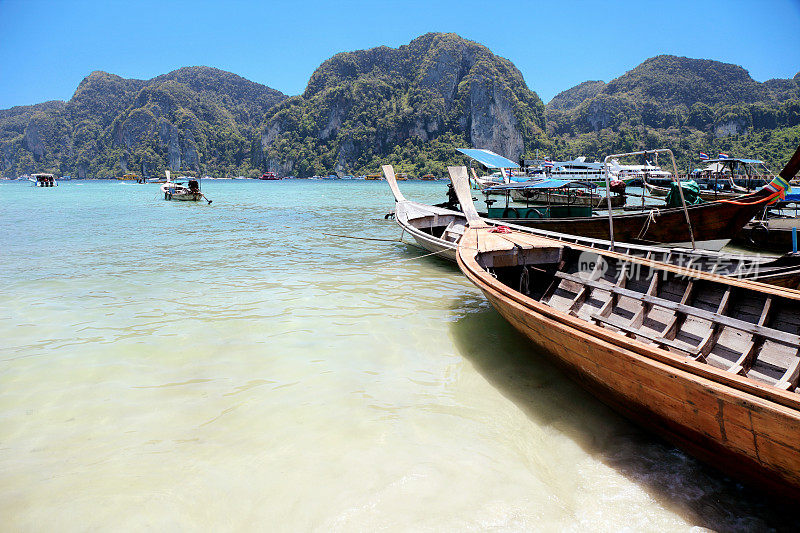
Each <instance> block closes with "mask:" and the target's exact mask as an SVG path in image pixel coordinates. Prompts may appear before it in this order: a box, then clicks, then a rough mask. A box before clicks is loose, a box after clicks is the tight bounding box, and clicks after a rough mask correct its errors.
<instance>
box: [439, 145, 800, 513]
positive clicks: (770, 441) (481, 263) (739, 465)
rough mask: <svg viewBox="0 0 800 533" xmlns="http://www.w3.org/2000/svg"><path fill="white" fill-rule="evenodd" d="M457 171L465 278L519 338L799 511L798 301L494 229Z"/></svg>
mask: <svg viewBox="0 0 800 533" xmlns="http://www.w3.org/2000/svg"><path fill="white" fill-rule="evenodd" d="M797 163H798V166H800V157H798V161H797ZM450 171H451V175H452V176H453V177H454V178H455V180H454V181H455V188H456V193H457V194H458V198H459V201H460V203H461V205H462V207H463V208H464V212H465V215H466V217H467V221H468V225H467V228H466V229H465V232H464V235H463V237H462V238H461V240H460V242H459V246H458V252H457V254H456V259H457V262H458V266H459V268H460V269H461V271H462V272H463V273H464V275H465V276H466V277H467V278H468V279H469V280H470V281H471V282H472V283H473V284H475V285H476V286H477V287H478V288H479V289H481V290H482V291H483V293H484V294H485V295H486V297H487V298H488V299H489V301H490V302H491V304H492V305H493V306H494V307H495V309H497V310H498V311H499V312H500V314H501V315H503V316H504V317H505V318H506V319H507V320H508V321H509V322H510V323H511V324H512V325H513V326H514V327H515V328H516V329H517V330H519V331H520V332H521V333H523V334H524V335H525V336H527V337H528V338H529V339H530V340H531V341H532V343H533V344H534V345H536V346H537V347H539V348H540V349H542V350H543V351H545V352H546V353H547V354H548V355H550V356H551V357H552V358H553V359H554V360H555V361H556V362H557V363H558V364H560V365H561V366H562V367H564V368H565V369H566V370H567V371H568V373H569V374H570V375H571V376H572V377H573V378H574V379H576V381H578V382H579V383H580V384H581V385H583V386H584V387H585V388H587V389H588V390H589V391H591V392H592V393H594V394H595V395H596V396H597V397H598V398H599V399H600V400H602V401H603V402H605V403H607V404H608V405H609V406H611V407H612V408H614V409H616V410H617V411H619V412H620V413H621V414H623V415H625V416H627V417H629V418H630V419H631V420H633V421H635V422H637V423H639V424H641V425H643V426H645V427H647V428H649V429H651V430H653V431H654V432H656V433H659V434H660V435H662V436H664V437H665V438H666V439H668V440H670V441H671V442H673V443H674V444H676V445H678V446H680V447H682V448H684V449H685V450H687V451H689V452H690V453H692V454H694V455H696V456H697V457H699V458H700V459H703V460H705V461H707V462H709V463H710V464H711V465H713V466H715V467H717V468H718V469H720V470H722V471H723V472H725V473H727V474H733V475H736V476H740V477H742V478H745V479H749V480H751V481H754V482H756V483H758V484H760V485H762V486H764V487H767V488H768V489H770V490H773V491H775V492H776V493H779V494H781V495H783V496H788V497H792V498H797V499H800V391H798V388H797V387H798V377H800V354H799V353H798V350H800V291H795V290H789V289H783V288H778V287H771V286H768V285H764V284H761V283H755V282H752V281H745V280H735V279H731V278H728V277H724V276H717V275H713V274H708V273H703V272H698V271H696V270H687V269H683V268H680V267H677V266H674V265H670V264H667V263H662V262H656V261H651V260H647V259H642V258H637V257H633V256H630V255H626V254H622V253H618V252H615V251H608V250H598V249H596V248H590V247H586V246H582V245H580V244H575V243H565V242H562V241H558V240H555V239H550V238H547V237H543V236H539V235H533V234H531V233H526V232H522V231H517V230H513V229H509V228H503V227H497V226H492V225H490V224H487V223H486V222H485V221H484V220H482V219H481V218H480V217H479V216H478V214H477V212H476V211H475V206H474V205H473V203H472V199H471V196H470V191H469V183H468V181H467V176H466V171H465V169H464V167H451V168H450Z"/></svg>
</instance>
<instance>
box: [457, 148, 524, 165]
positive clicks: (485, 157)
mask: <svg viewBox="0 0 800 533" xmlns="http://www.w3.org/2000/svg"><path fill="white" fill-rule="evenodd" d="M458 151H459V152H461V153H462V154H464V155H465V156H467V157H471V158H472V159H474V160H475V161H477V162H478V163H480V164H481V165H483V166H485V167H487V168H519V165H518V164H516V163H514V162H513V161H512V160H510V159H506V158H505V157H503V156H502V155H497V154H496V153H494V152H492V151H491V150H482V149H477V148H458Z"/></svg>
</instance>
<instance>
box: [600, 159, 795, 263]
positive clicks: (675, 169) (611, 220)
mask: <svg viewBox="0 0 800 533" xmlns="http://www.w3.org/2000/svg"><path fill="white" fill-rule="evenodd" d="M799 149H800V148H799ZM650 152H655V153H658V152H667V153H669V155H670V157H671V158H672V179H673V180H675V183H676V184H677V185H678V194H679V195H680V197H681V205H683V214H684V215H685V216H686V224H687V225H688V226H689V238H690V239H691V241H692V249H693V250H694V249H696V248H697V246H696V245H695V242H694V230H693V229H692V221H691V219H690V218H689V210H688V209H687V208H686V199H685V198H684V197H683V189H682V188H681V184H680V181H679V179H678V165H677V164H676V163H675V156H674V155H673V154H672V150H670V149H669V148H656V149H655V150H648V151H639V152H628V153H627V154H611V155H609V156H606V158H605V159H604V160H603V162H604V163H605V166H606V194H607V195H609V197H608V228H609V232H610V236H609V240H610V241H611V251H612V252H613V251H614V217H613V216H612V214H611V196H610V195H611V192H610V190H611V187H610V185H609V182H608V160H609V159H611V158H612V157H626V156H629V155H642V154H648V153H650Z"/></svg>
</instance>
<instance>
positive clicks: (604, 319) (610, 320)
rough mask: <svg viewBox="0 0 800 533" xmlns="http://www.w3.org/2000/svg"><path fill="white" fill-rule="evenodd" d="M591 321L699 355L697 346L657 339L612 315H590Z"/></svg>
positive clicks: (661, 338) (660, 344)
mask: <svg viewBox="0 0 800 533" xmlns="http://www.w3.org/2000/svg"><path fill="white" fill-rule="evenodd" d="M591 319H592V320H594V321H595V322H599V323H603V324H608V325H610V326H614V327H615V328H617V329H619V330H621V331H623V332H625V333H626V334H632V335H636V336H637V337H641V338H643V339H647V340H648V341H650V342H652V343H654V344H658V345H659V346H669V347H671V348H676V349H678V350H680V351H682V352H686V353H688V354H689V355H691V356H692V357H697V356H698V355H699V353H700V348H699V347H698V346H692V345H691V344H689V343H687V342H683V341H679V340H670V339H665V338H663V337H658V336H657V335H655V334H650V333H647V332H644V331H641V330H639V329H638V328H636V327H633V326H630V325H629V324H628V323H629V322H630V321H629V320H626V319H619V318H616V317H614V316H613V315H610V316H600V315H597V314H594V315H591Z"/></svg>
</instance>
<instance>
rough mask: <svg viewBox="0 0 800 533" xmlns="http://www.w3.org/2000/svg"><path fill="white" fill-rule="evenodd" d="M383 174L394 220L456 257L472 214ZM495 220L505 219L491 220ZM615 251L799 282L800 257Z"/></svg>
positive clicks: (593, 244) (591, 242) (635, 247)
mask: <svg viewBox="0 0 800 533" xmlns="http://www.w3.org/2000/svg"><path fill="white" fill-rule="evenodd" d="M383 173H384V175H385V177H386V181H387V182H388V183H389V187H390V188H391V190H392V194H393V195H394V199H395V215H394V218H395V221H396V222H397V224H398V225H399V226H400V227H401V228H402V229H403V233H404V234H405V233H407V234H408V235H410V236H411V238H413V239H414V241H415V242H416V243H417V244H418V245H419V246H420V247H421V248H422V249H424V250H427V251H429V252H431V253H433V254H435V255H437V256H438V257H442V258H444V259H448V260H450V261H453V262H455V261H456V249H457V245H458V241H459V239H461V236H462V235H463V233H464V229H465V227H466V225H467V218H466V216H465V215H464V213H461V212H458V211H453V210H450V209H445V208H442V207H436V206H431V205H426V204H421V203H418V202H412V201H409V200H407V199H406V198H405V196H403V194H402V193H401V192H400V189H399V187H398V185H397V182H396V180H395V177H394V169H393V168H392V166H391V165H383ZM486 222H487V223H488V224H490V225H495V226H497V225H501V224H505V223H504V222H500V221H495V220H486ZM506 225H508V226H510V227H512V228H514V229H517V230H520V231H525V232H528V233H531V234H534V235H541V236H544V237H549V238H552V239H556V240H559V241H561V242H563V243H566V244H569V243H575V244H580V245H583V246H588V247H590V248H597V249H599V250H608V249H610V248H611V242H610V241H608V240H604V239H591V238H585V237H580V236H577V235H568V234H564V233H553V232H549V231H546V230H540V229H537V228H526V227H523V226H515V225H513V224H506ZM615 250H616V251H618V252H620V253H623V254H628V255H632V256H636V257H642V258H646V259H652V260H654V261H663V262H665V263H670V264H673V265H678V266H682V267H684V268H692V269H697V270H702V271H705V272H713V273H716V274H720V275H726V276H732V277H736V278H742V279H751V280H754V281H760V282H762V283H769V284H772V285H777V286H781V287H789V288H798V287H800V257H798V256H793V255H785V256H782V257H770V256H754V255H743V254H727V253H721V252H711V251H707V250H691V249H683V248H664V247H659V246H649V245H643V244H626V243H616V244H615Z"/></svg>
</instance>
